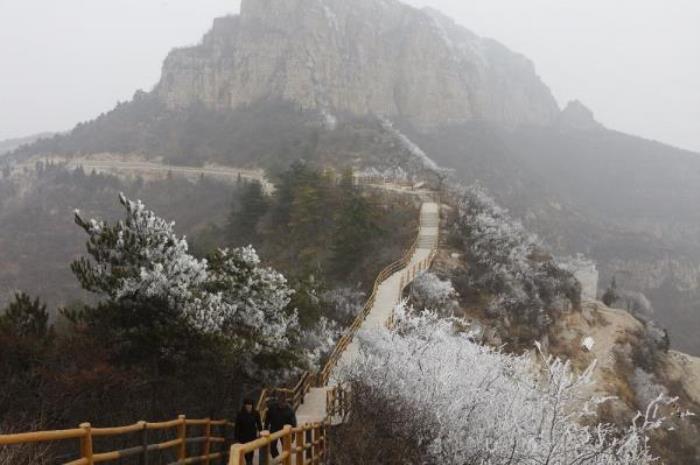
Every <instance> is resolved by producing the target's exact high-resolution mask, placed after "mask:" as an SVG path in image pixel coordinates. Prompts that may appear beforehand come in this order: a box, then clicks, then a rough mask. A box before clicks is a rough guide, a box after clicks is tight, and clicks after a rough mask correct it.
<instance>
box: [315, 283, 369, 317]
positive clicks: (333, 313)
mask: <svg viewBox="0 0 700 465" xmlns="http://www.w3.org/2000/svg"><path fill="white" fill-rule="evenodd" d="M366 300H367V295H366V294H365V293H364V292H362V291H360V290H357V289H353V288H350V287H342V288H337V289H333V290H330V291H326V292H324V293H323V294H321V303H322V304H323V306H324V307H325V308H327V314H328V317H329V318H331V319H333V320H335V321H340V322H343V323H350V322H352V321H353V320H354V319H355V317H357V315H359V313H360V310H362V307H363V306H364V305H365V301H366Z"/></svg>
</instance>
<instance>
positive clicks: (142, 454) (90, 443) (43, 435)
mask: <svg viewBox="0 0 700 465" xmlns="http://www.w3.org/2000/svg"><path fill="white" fill-rule="evenodd" d="M231 426H233V425H232V423H230V422H229V421H227V420H211V419H209V418H206V419H198V420H193V419H188V418H186V417H185V416H184V415H180V416H179V417H178V418H177V419H176V420H172V421H164V422H158V423H149V422H145V421H140V422H138V423H135V424H133V425H128V426H119V427H110V428H93V427H92V425H90V423H83V424H81V425H80V427H79V428H75V429H65V430H58V431H38V432H34V433H21V434H6V435H0V446H12V445H18V444H36V443H45V442H58V441H68V440H77V441H79V443H80V457H79V458H78V459H76V460H72V461H69V462H65V464H64V465H93V464H96V463H104V462H111V461H115V460H120V459H124V458H136V459H138V460H139V463H141V464H148V459H149V455H150V454H151V453H152V452H156V451H166V450H172V451H173V453H174V456H175V458H176V461H175V462H171V463H170V464H169V465H185V464H197V463H202V464H205V465H212V464H214V463H216V462H215V461H217V460H218V463H220V464H224V463H225V459H226V457H228V446H229V444H230V441H229V440H228V439H227V437H228V434H227V431H228V428H229V427H231ZM188 427H198V428H200V429H201V430H202V434H201V435H200V436H195V437H190V436H188V434H187V433H188V430H189V429H190V428H188ZM213 428H220V429H221V431H220V433H219V434H220V435H214V434H213V433H212V429H213ZM168 430H172V431H173V432H174V433H175V438H174V439H171V440H168V441H164V442H158V443H150V442H149V433H150V432H154V431H160V432H163V431H168ZM129 434H139V439H140V444H139V445H136V446H133V447H129V448H126V449H121V450H112V451H105V452H98V451H96V450H95V449H96V448H95V445H94V442H95V440H96V439H98V438H110V437H112V438H114V437H119V436H125V435H129ZM190 444H201V446H202V448H201V454H200V455H197V456H193V457H189V456H188V451H187V446H188V445H190ZM215 445H216V446H218V447H217V448H218V449H219V450H218V451H216V452H213V451H212V448H213V447H212V446H215Z"/></svg>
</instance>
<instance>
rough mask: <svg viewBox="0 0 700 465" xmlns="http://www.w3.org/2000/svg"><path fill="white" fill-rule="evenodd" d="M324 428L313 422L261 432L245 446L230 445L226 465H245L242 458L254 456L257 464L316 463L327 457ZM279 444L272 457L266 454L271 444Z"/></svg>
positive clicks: (296, 464)
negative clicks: (278, 451) (256, 455)
mask: <svg viewBox="0 0 700 465" xmlns="http://www.w3.org/2000/svg"><path fill="white" fill-rule="evenodd" d="M326 428H327V425H326V424H324V423H314V424H307V425H304V426H300V427H298V428H292V427H291V426H290V425H287V426H285V427H284V428H283V429H282V430H281V431H278V432H276V433H272V434H270V432H268V431H263V432H262V433H261V434H260V438H259V439H257V440H255V441H252V442H248V443H246V444H234V445H233V446H232V447H231V453H230V458H229V465H245V464H246V461H245V456H246V454H250V453H253V454H254V453H256V452H257V453H258V454H259V457H258V463H260V464H261V465H275V464H283V465H292V463H293V464H294V465H312V464H320V463H323V461H324V460H325V459H326V457H327V456H328V440H327V436H326ZM276 441H281V443H282V451H281V452H280V454H279V455H278V456H277V457H275V458H273V457H272V455H271V453H270V451H271V448H272V444H273V443H275V442H276Z"/></svg>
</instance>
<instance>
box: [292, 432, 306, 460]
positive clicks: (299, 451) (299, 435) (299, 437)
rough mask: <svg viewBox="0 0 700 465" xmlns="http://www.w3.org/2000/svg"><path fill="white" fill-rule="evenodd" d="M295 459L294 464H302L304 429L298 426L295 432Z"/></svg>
mask: <svg viewBox="0 0 700 465" xmlns="http://www.w3.org/2000/svg"><path fill="white" fill-rule="evenodd" d="M295 442H296V459H295V461H294V463H295V465H304V445H305V444H304V430H303V429H301V428H299V429H298V430H297V432H296V441H295Z"/></svg>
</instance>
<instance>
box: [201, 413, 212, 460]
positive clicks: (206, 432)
mask: <svg viewBox="0 0 700 465" xmlns="http://www.w3.org/2000/svg"><path fill="white" fill-rule="evenodd" d="M204 437H205V438H206V439H205V440H204V453H203V454H202V455H204V465H209V464H210V463H211V460H210V459H209V454H210V452H211V418H207V422H206V423H205V424H204Z"/></svg>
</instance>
